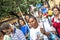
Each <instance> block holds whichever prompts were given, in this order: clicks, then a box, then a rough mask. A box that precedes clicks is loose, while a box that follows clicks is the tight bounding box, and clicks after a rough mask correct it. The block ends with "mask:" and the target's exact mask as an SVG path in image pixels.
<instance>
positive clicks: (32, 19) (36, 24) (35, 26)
mask: <svg viewBox="0 0 60 40" xmlns="http://www.w3.org/2000/svg"><path fill="white" fill-rule="evenodd" d="M29 23H30V25H31V26H32V27H33V28H37V27H38V23H37V20H36V18H35V17H30V19H29Z"/></svg>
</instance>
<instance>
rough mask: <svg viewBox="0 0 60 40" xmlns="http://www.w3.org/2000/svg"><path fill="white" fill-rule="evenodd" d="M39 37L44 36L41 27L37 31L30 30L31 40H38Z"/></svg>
mask: <svg viewBox="0 0 60 40" xmlns="http://www.w3.org/2000/svg"><path fill="white" fill-rule="evenodd" d="M37 35H39V37H40V36H41V37H42V36H43V34H42V33H41V31H40V26H38V27H37V28H36V29H34V28H31V29H30V40H36V39H37Z"/></svg>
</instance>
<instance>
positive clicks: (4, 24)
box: [1, 23, 12, 34]
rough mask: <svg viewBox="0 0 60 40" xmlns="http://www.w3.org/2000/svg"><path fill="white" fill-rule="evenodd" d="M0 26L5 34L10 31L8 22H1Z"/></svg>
mask: <svg viewBox="0 0 60 40" xmlns="http://www.w3.org/2000/svg"><path fill="white" fill-rule="evenodd" d="M1 28H2V31H3V32H4V33H6V34H10V33H11V32H12V27H11V25H10V24H7V23H3V24H2V25H1Z"/></svg>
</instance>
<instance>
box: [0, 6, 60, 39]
mask: <svg viewBox="0 0 60 40" xmlns="http://www.w3.org/2000/svg"><path fill="white" fill-rule="evenodd" d="M33 9H34V8H33ZM33 9H30V13H31V14H26V15H24V17H25V19H24V18H22V17H21V18H20V19H19V20H18V22H19V28H17V27H16V25H13V24H9V23H3V24H2V25H1V26H0V40H60V8H59V7H58V6H54V7H53V8H52V9H51V8H49V7H48V5H43V6H41V7H40V8H39V9H38V10H37V11H35V12H34V11H33Z"/></svg>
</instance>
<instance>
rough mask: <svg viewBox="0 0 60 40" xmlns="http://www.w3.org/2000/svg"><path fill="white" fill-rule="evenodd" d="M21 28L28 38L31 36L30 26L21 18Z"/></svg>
mask: <svg viewBox="0 0 60 40" xmlns="http://www.w3.org/2000/svg"><path fill="white" fill-rule="evenodd" d="M19 22H20V27H19V29H20V30H21V31H22V32H23V34H24V35H25V36H26V38H27V37H28V36H29V26H28V25H27V24H25V22H24V20H23V19H22V18H21V19H19Z"/></svg>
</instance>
